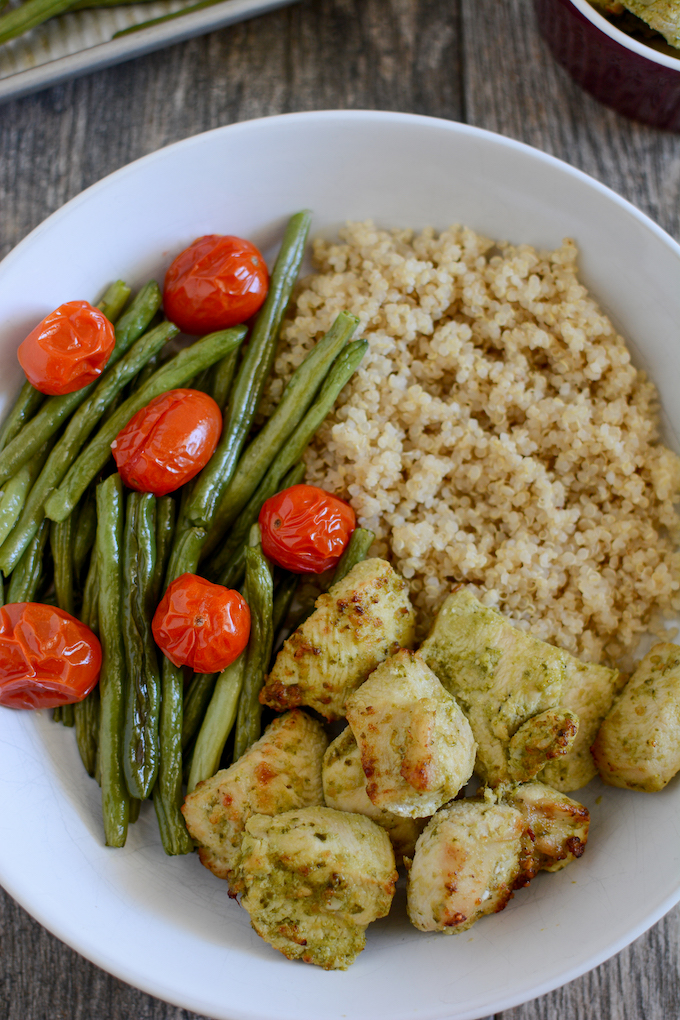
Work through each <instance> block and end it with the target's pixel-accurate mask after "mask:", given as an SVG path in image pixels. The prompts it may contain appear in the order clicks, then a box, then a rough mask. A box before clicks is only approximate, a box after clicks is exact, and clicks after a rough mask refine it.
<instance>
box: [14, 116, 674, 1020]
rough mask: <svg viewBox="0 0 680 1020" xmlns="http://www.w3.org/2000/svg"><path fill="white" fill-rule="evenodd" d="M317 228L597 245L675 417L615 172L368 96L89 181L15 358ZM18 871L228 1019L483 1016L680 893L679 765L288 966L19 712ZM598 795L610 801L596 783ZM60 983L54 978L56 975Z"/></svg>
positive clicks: (161, 987)
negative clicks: (186, 278)
mask: <svg viewBox="0 0 680 1020" xmlns="http://www.w3.org/2000/svg"><path fill="white" fill-rule="evenodd" d="M303 207H309V208H311V209H313V210H314V214H315V220H314V226H313V230H314V232H315V233H316V232H319V231H323V232H325V233H328V232H333V231H334V230H335V229H336V228H337V226H338V225H340V224H341V223H342V222H343V221H344V220H346V219H364V218H367V217H373V218H374V219H375V220H376V221H377V222H378V223H379V224H380V225H384V226H414V227H422V226H425V225H427V224H432V225H434V226H436V227H445V226H447V225H449V224H450V223H452V222H463V223H466V224H469V225H470V226H472V227H474V228H475V229H477V230H480V231H482V232H484V233H487V234H488V235H490V236H492V237H495V238H508V239H511V240H513V241H517V242H525V241H526V242H530V243H532V244H536V245H540V246H549V247H556V246H557V245H558V244H559V243H560V241H561V240H562V238H563V237H564V236H566V235H568V236H571V237H574V238H575V239H576V241H577V242H578V244H579V246H580V248H581V250H582V259H581V266H582V277H583V280H584V281H585V282H586V283H587V285H588V286H589V287H590V288H591V290H592V292H593V293H594V295H596V297H597V298H598V299H599V300H600V302H601V303H602V304H603V305H604V307H605V308H606V309H607V311H608V312H609V313H610V314H611V315H612V316H613V318H614V319H615V321H616V323H617V324H618V326H619V327H620V328H621V330H622V331H623V332H624V334H625V335H626V336H627V337H628V339H629V341H630V343H631V346H632V348H633V350H634V357H635V358H636V360H637V362H638V364H640V365H644V366H645V367H646V368H647V369H648V370H649V371H650V373H651V375H652V377H653V378H654V379H655V380H656V382H657V384H658V385H659V388H660V391H661V395H662V399H663V401H664V404H665V408H666V411H667V419H666V423H667V426H668V430H669V431H668V436H667V439H670V440H671V441H673V442H676V440H674V439H673V438H672V436H673V434H674V435H675V436H677V435H678V433H680V404H679V403H678V400H677V394H678V392H679V391H680V342H679V340H680V337H679V335H678V334H679V330H680V327H679V325H678V324H679V323H680V288H679V287H678V279H680V248H679V247H678V245H676V244H675V243H674V242H673V241H672V240H671V239H670V238H669V237H668V236H667V235H666V234H664V233H663V231H662V230H660V229H659V228H658V227H657V226H656V225H655V224H654V223H652V222H651V221H650V220H649V219H647V218H646V217H645V216H643V215H642V214H641V213H639V212H638V211H637V210H635V209H634V208H633V207H632V206H630V205H629V204H628V203H626V202H625V201H623V200H622V199H620V198H618V197H617V196H616V195H614V194H613V193H612V192H611V191H608V190H607V188H605V187H603V186H602V185H600V184H598V183H596V182H595V181H593V180H591V179H590V178H588V177H586V176H585V175H584V174H582V173H580V172H579V171H577V170H573V169H571V168H570V167H568V166H566V165H565V164H564V163H560V162H558V161H557V160H555V159H552V158H551V157H550V156H546V155H544V154H542V153H540V152H537V151H535V150H533V149H530V148H528V147H526V146H524V145H520V144H519V143H517V142H513V141H510V140H508V139H506V138H501V137H499V136H496V135H492V134H488V133H486V132H484V131H480V130H477V129H475V128H471V127H466V126H463V125H460V124H454V123H450V122H448V121H441V120H433V119H428V118H424V117H416V116H408V115H400V114H390V113H370V112H366V113H364V112H328V113H308V114H294V115H290V116H284V117H274V118H271V119H268V120H260V121H254V122H250V123H245V124H237V125H233V126H231V127H227V128H221V129H219V130H217V131H213V132H210V133H208V134H204V135H199V136H197V137H195V138H190V139H188V140H186V141H184V142H181V143H179V144H177V145H173V146H170V147H169V148H167V149H162V150H161V151H160V152H157V153H154V154H153V155H151V156H147V157H146V158H144V159H142V160H140V161H139V162H137V163H133V164H132V165H131V166H128V167H126V168H124V169H123V170H120V171H118V172H117V173H115V174H113V175H111V176H110V177H108V178H106V179H105V180H103V181H101V182H100V183H99V184H97V185H95V186H94V187H92V188H90V189H89V190H88V191H86V192H84V193H83V194H82V195H79V196H78V197H77V198H75V199H74V200H73V201H72V202H70V203H69V204H68V205H66V206H65V207H64V208H63V209H61V210H59V211H58V212H57V213H55V214H54V215H53V216H51V217H50V218H49V219H48V220H47V221H46V222H45V223H43V224H42V226H40V227H38V228H37V229H36V230H35V231H33V233H32V234H31V235H30V236H29V237H28V238H26V239H25V240H24V241H23V242H22V243H21V244H20V245H19V246H18V247H17V248H16V249H15V250H14V251H13V252H12V253H11V254H10V255H9V256H8V257H7V259H6V260H5V261H4V262H3V263H2V265H0V324H1V326H0V370H1V372H2V385H3V386H4V387H5V389H6V393H9V394H11V393H12V392H13V391H14V390H15V388H16V386H17V385H18V381H19V375H20V373H19V370H18V367H17V365H16V360H15V357H14V351H15V349H16V346H17V344H18V342H19V341H20V340H21V339H22V338H23V336H24V335H25V334H26V332H27V331H28V329H29V328H30V327H31V326H32V325H33V324H34V323H35V322H36V321H37V320H38V319H40V318H41V317H42V316H43V315H45V314H46V313H47V312H48V311H50V310H51V309H52V308H54V307H55V306H56V305H58V304H59V303H60V302H62V301H66V300H70V299H73V298H74V297H87V298H91V299H94V298H95V297H96V296H97V295H98V294H99V293H100V292H101V290H102V288H103V286H104V285H105V284H107V283H108V282H109V281H111V280H113V279H115V278H117V277H118V276H123V277H124V278H126V279H128V280H130V281H131V282H132V283H135V284H139V283H142V282H143V281H144V280H145V279H146V278H147V277H148V276H149V274H155V275H157V277H158V278H159V279H160V278H161V277H160V275H158V274H160V273H161V272H162V270H163V267H164V266H165V265H167V263H168V261H169V259H170V257H171V256H172V255H173V254H174V253H176V252H177V251H179V250H180V249H181V248H182V247H184V246H185V245H186V244H187V243H188V242H190V241H191V240H192V239H193V238H194V237H196V236H197V235H199V234H203V233H209V232H210V233H212V232H224V233H234V234H242V235H244V236H246V237H250V238H252V239H253V240H254V241H255V242H256V243H258V244H260V245H263V246H264V248H265V250H267V251H271V250H272V248H273V246H274V244H275V243H276V241H277V240H278V238H279V237H280V233H281V228H282V226H283V224H284V222H285V220H286V218H287V217H288V216H289V214H291V213H293V212H295V211H296V210H298V209H300V208H303ZM0 727H1V732H2V739H1V740H0V797H1V801H0V802H1V803H2V807H3V831H4V833H5V836H4V838H3V840H2V843H0V881H2V884H3V885H4V886H5V888H6V889H7V890H8V891H9V892H10V893H11V894H12V895H13V896H14V897H15V898H16V899H17V900H18V901H19V902H20V903H21V904H22V905H23V906H24V907H26V909H27V910H29V911H30V912H31V913H32V914H33V915H34V916H35V917H36V918H37V919H38V920H39V921H40V922H41V923H42V924H44V925H45V926H46V927H47V928H49V929H50V930H51V931H52V932H54V933H55V934H56V935H57V936H58V937H59V938H61V939H63V940H64V941H65V942H67V943H68V944H69V945H71V946H73V947H74V948H75V949H77V950H78V951H79V952H80V953H82V954H83V955H84V956H86V957H88V958H89V959H91V960H92V961H94V962H95V963H97V964H99V966H101V967H104V968H105V969H106V970H109V971H111V972H112V973H113V974H116V975H117V976H118V977H120V978H122V979H123V980H125V981H128V982H129V983H131V984H133V985H137V986H138V987H140V988H142V989H144V990H145V991H147V992H150V993H152V994H153V995H156V996H159V997H160V998H162V999H167V1000H169V1001H171V1002H174V1003H176V1004H178V1005H181V1006H183V1007H186V1008H187V1009H191V1010H194V1011H196V1012H197V1013H202V1014H206V1015H208V1016H210V1017H216V1018H220V1020H222V1018H223V1020H227V1018H229V1020H318V1018H319V1016H321V1015H323V1016H324V1017H326V1018H327V1020H341V1018H342V1020H346V1018H352V1020H359V1018H361V1020H363V1018H364V1017H368V1016H370V1017H371V1018H372V1020H442V1018H454V1017H455V1018H457V1020H464V1018H474V1017H486V1016H488V1015H489V1014H493V1013H496V1012H499V1011H502V1010H505V1009H509V1008H511V1007H513V1006H515V1005H516V1004H518V1003H520V1002H522V1001H524V1000H526V999H529V998H531V997H533V996H536V995H540V994H542V993H544V992H547V991H549V990H550V989H552V988H555V987H556V986H558V985H560V984H562V983H564V982H566V981H569V980H571V979H572V978H575V977H577V976H578V975H579V974H582V973H583V972H584V971H586V970H588V969H589V968H590V967H593V966H595V965H596V964H598V963H600V962H601V961H602V960H605V959H606V958H607V957H609V956H611V955H612V954H613V953H615V952H617V951H618V950H619V949H621V948H622V947H623V946H625V945H626V944H627V943H628V942H630V941H631V940H632V939H634V938H635V937H636V936H637V935H639V934H641V933H642V932H643V931H644V930H645V929H646V928H648V927H649V926H650V925H651V924H653V923H654V922H655V921H656V920H658V918H660V917H661V916H662V915H663V914H664V913H665V912H666V911H667V910H669V909H670V907H671V906H673V904H674V903H676V902H677V901H678V899H680V831H679V830H680V821H679V819H680V785H678V783H677V782H675V783H672V784H671V785H670V786H669V787H668V788H667V789H666V790H664V791H663V792H662V793H657V794H654V795H645V794H636V793H630V792H627V791H622V790H612V789H606V790H605V789H604V788H602V787H601V786H599V785H598V784H596V783H592V784H591V785H590V786H589V787H588V788H587V789H586V790H584V791H583V792H582V793H583V796H582V799H583V800H584V801H585V803H587V805H588V806H589V808H590V809H591V811H592V814H593V822H592V829H591V840H590V843H589V845H588V849H587V852H586V854H585V856H584V857H583V859H582V860H581V861H579V862H578V863H576V864H574V865H572V866H571V867H570V868H568V869H566V870H565V871H562V872H560V873H559V874H556V875H541V876H539V878H538V879H537V880H536V881H535V882H534V883H532V885H531V886H530V888H529V889H527V890H523V891H520V892H518V893H517V895H516V896H515V898H514V900H513V901H512V902H511V903H510V905H509V906H508V908H507V909H506V910H505V911H504V912H503V913H501V914H498V915H495V916H493V917H490V918H486V919H484V920H482V921H481V922H480V923H479V924H478V925H476V926H475V927H474V928H473V929H472V930H471V931H469V932H466V933H465V934H462V935H459V936H449V937H447V936H444V935H439V934H432V935H426V934H423V933H421V932H418V931H416V929H415V928H413V927H411V926H410V925H409V923H408V922H407V921H406V919H405V915H404V911H403V896H402V897H401V898H400V899H399V901H398V902H396V903H395V905H394V908H393V911H392V915H391V916H390V917H389V918H387V919H386V920H385V921H382V922H378V923H377V924H374V925H372V926H371V928H369V931H368V947H367V949H366V950H365V952H364V953H362V954H361V956H360V957H359V959H358V961H357V962H356V963H355V964H354V965H353V966H352V967H351V968H350V969H349V970H348V971H347V972H344V973H343V972H331V973H326V972H324V971H321V970H318V969H316V968H313V967H309V966H305V965H302V964H293V963H290V962H288V961H287V960H285V959H284V958H283V957H282V956H280V955H279V954H277V953H276V952H274V950H272V949H271V948H270V947H269V946H268V945H267V944H266V943H264V942H263V941H262V940H261V939H259V938H258V936H257V935H255V934H254V933H253V932H252V930H251V928H250V925H249V923H248V918H247V917H246V915H245V913H244V912H243V911H242V910H240V908H239V907H238V906H237V905H236V904H235V903H233V902H231V901H229V899H228V898H227V891H226V883H223V882H220V881H218V880H217V879H215V878H214V877H213V876H212V875H211V874H209V872H208V871H206V870H205V869H204V868H202V867H201V865H200V864H199V862H198V859H197V858H196V856H195V855H192V856H189V857H181V858H167V857H165V855H164V853H163V851H162V849H161V846H160V842H159V840H158V836H157V832H156V823H155V819H154V817H153V812H152V811H151V810H148V811H145V812H143V813H142V817H141V819H140V821H139V822H138V824H137V825H135V826H134V827H133V828H132V829H131V831H130V836H129V840H128V845H127V846H126V847H125V849H123V850H111V849H106V848H105V847H104V846H103V837H102V828H101V821H100V809H99V790H98V788H97V787H96V785H95V784H94V783H93V782H92V780H90V779H88V777H87V776H86V775H85V774H84V771H83V769H82V767H81V764H80V761H79V758H78V754H77V751H76V748H75V741H74V737H73V733H72V731H68V730H65V729H63V728H62V727H60V726H55V725H53V724H52V723H51V722H50V720H49V719H48V718H47V717H46V716H45V715H44V714H38V713H30V712H13V711H10V710H7V709H2V710H0ZM600 795H602V796H601V802H600V799H599V798H600ZM46 980H48V978H47V977H46Z"/></svg>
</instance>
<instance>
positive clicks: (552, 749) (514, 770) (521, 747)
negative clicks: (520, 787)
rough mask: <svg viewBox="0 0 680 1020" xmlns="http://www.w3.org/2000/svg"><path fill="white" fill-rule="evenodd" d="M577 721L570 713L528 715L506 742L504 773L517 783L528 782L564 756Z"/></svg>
mask: <svg viewBox="0 0 680 1020" xmlns="http://www.w3.org/2000/svg"><path fill="white" fill-rule="evenodd" d="M578 727H579V718H578V716H577V715H574V713H573V712H558V711H557V710H556V709H554V708H549V709H548V710H547V711H546V712H541V713H540V714H539V715H532V716H531V718H530V719H527V721H526V722H525V723H522V725H521V726H520V728H519V729H518V730H517V731H516V732H515V734H514V735H513V736H512V737H511V738H510V743H509V744H508V773H509V775H510V778H511V779H514V780H516V781H517V782H528V781H529V780H530V779H533V777H534V776H535V775H537V774H538V773H539V772H540V771H541V769H543V768H545V766H546V764H547V763H548V762H549V761H551V759H553V758H561V757H563V756H564V755H565V754H568V753H569V751H570V750H571V748H572V747H573V746H574V742H575V740H576V734H577V733H578Z"/></svg>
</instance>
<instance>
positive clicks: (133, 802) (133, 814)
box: [129, 797, 142, 825]
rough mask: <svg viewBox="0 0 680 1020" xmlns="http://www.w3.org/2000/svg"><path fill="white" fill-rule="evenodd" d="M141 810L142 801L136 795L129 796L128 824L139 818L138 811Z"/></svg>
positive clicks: (132, 823)
mask: <svg viewBox="0 0 680 1020" xmlns="http://www.w3.org/2000/svg"><path fill="white" fill-rule="evenodd" d="M141 810H142V801H141V800H140V799H139V798H138V797H130V817H129V823H130V825H134V824H135V822H136V821H137V819H138V818H139V812H140V811H141Z"/></svg>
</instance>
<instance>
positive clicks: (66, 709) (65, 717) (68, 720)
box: [61, 705, 76, 729]
mask: <svg viewBox="0 0 680 1020" xmlns="http://www.w3.org/2000/svg"><path fill="white" fill-rule="evenodd" d="M61 724H62V726H68V728H69V729H72V727H73V726H75V724H76V719H75V715H74V712H73V705H62V706H61Z"/></svg>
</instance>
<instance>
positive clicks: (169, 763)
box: [153, 658, 193, 854]
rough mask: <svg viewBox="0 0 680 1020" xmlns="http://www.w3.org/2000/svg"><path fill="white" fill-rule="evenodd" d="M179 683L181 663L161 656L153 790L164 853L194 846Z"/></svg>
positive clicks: (180, 684)
mask: <svg viewBox="0 0 680 1020" xmlns="http://www.w3.org/2000/svg"><path fill="white" fill-rule="evenodd" d="M182 685H183V676H182V668H181V666H175V665H173V663H172V662H170V660H169V659H166V658H164V659H163V666H162V689H161V717H160V749H161V755H160V762H159V767H158V778H157V779H156V785H155V786H154V789H153V802H154V807H155V809H156V817H157V818H158V828H159V830H160V834H161V841H162V843H163V848H164V850H165V852H166V854H189V853H191V851H192V850H193V845H192V842H191V838H190V836H189V833H188V832H187V829H186V825H185V824H184V817H183V815H182V811H181V808H182V799H183V798H182Z"/></svg>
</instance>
